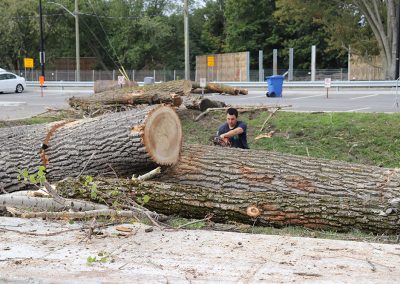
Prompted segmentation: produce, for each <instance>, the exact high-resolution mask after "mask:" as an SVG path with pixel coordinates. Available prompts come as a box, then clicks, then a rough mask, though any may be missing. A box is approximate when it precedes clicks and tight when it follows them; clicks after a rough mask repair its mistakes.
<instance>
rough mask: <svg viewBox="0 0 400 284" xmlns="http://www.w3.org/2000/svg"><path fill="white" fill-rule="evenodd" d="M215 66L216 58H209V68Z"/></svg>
mask: <svg viewBox="0 0 400 284" xmlns="http://www.w3.org/2000/svg"><path fill="white" fill-rule="evenodd" d="M214 65H215V56H207V66H208V67H214Z"/></svg>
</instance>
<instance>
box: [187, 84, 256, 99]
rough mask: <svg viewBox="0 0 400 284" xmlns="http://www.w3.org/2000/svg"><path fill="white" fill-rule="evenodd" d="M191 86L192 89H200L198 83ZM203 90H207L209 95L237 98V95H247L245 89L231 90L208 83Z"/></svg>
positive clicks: (230, 88)
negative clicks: (215, 94) (227, 95)
mask: <svg viewBox="0 0 400 284" xmlns="http://www.w3.org/2000/svg"><path fill="white" fill-rule="evenodd" d="M192 86H193V89H198V88H201V87H200V84H198V83H193V84H192ZM205 90H207V92H209V93H219V94H229V95H232V96H237V95H239V94H241V95H247V94H248V93H249V91H248V90H247V89H241V88H233V87H230V86H227V85H223V84H215V83H208V84H207V86H206V87H205Z"/></svg>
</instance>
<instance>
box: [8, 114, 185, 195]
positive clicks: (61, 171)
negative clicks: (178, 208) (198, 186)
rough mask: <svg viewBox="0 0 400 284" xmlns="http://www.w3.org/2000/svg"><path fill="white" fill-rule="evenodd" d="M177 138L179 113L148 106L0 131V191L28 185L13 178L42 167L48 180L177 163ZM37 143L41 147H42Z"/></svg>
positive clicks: (179, 134) (124, 173) (121, 173)
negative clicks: (76, 119)
mask: <svg viewBox="0 0 400 284" xmlns="http://www.w3.org/2000/svg"><path fill="white" fill-rule="evenodd" d="M181 140H182V130H181V124H180V121H179V117H178V116H177V114H176V113H175V111H174V110H173V109H172V108H170V107H167V106H151V107H146V108H142V109H137V110H133V111H129V112H121V113H114V114H111V115H105V116H101V117H97V118H94V119H83V120H79V121H74V122H58V123H53V124H46V125H34V126H32V125H28V126H19V127H12V128H3V129H1V130H0V191H1V189H3V190H5V191H8V192H11V191H16V190H21V189H27V188H29V186H28V185H25V184H23V183H22V182H21V181H19V180H18V173H19V171H21V170H24V169H26V170H28V171H29V173H30V174H33V173H35V172H37V170H38V168H39V166H41V165H42V166H45V167H46V171H47V174H46V178H47V179H48V180H50V181H56V180H61V179H63V178H65V177H68V176H72V177H76V176H79V175H92V176H97V175H104V174H107V173H108V174H110V173H112V174H113V175H118V176H131V175H132V174H133V173H137V172H140V171H142V170H147V169H149V168H151V167H154V165H156V164H159V165H171V164H174V163H175V162H177V160H178V157H179V152H180V146H181ZM41 145H42V146H41Z"/></svg>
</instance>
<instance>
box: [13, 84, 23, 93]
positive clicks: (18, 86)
mask: <svg viewBox="0 0 400 284" xmlns="http://www.w3.org/2000/svg"><path fill="white" fill-rule="evenodd" d="M23 90H24V87H22V85H21V84H18V85H17V87H16V88H15V92H16V93H22V91H23Z"/></svg>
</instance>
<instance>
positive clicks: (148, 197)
mask: <svg viewBox="0 0 400 284" xmlns="http://www.w3.org/2000/svg"><path fill="white" fill-rule="evenodd" d="M149 201H150V196H148V195H145V196H143V204H147V203H148V202H149Z"/></svg>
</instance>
